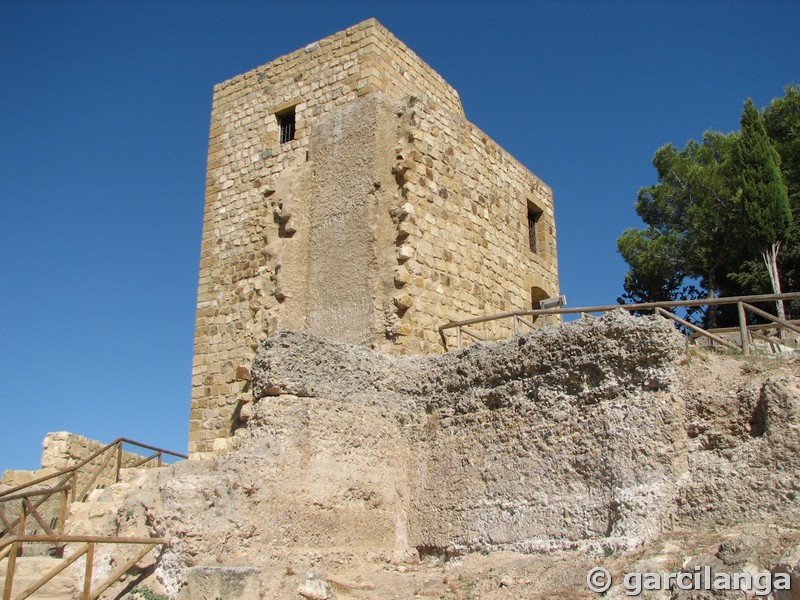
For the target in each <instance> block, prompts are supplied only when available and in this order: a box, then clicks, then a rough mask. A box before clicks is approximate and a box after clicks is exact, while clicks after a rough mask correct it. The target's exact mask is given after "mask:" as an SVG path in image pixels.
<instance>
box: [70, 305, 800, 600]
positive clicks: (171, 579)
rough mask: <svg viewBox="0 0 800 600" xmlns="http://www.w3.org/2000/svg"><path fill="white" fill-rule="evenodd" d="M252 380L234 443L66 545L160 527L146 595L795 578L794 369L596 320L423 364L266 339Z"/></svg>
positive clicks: (309, 341)
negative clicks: (663, 577) (699, 575)
mask: <svg viewBox="0 0 800 600" xmlns="http://www.w3.org/2000/svg"><path fill="white" fill-rule="evenodd" d="M252 376H253V390H254V395H255V398H256V400H255V401H254V402H253V403H251V404H249V405H248V406H249V407H250V410H249V411H248V418H247V424H246V427H245V428H244V429H242V430H241V431H242V433H241V434H240V436H239V437H240V439H241V447H240V448H239V449H238V450H236V451H234V452H229V453H226V454H223V455H221V456H217V457H214V458H212V459H210V460H207V461H203V460H194V461H182V462H180V463H177V464H175V465H172V466H170V467H167V468H165V469H156V470H148V471H141V472H129V474H128V475H129V477H128V478H126V480H125V481H123V482H122V483H120V484H118V485H115V486H112V487H111V488H109V489H107V490H105V491H104V492H103V493H102V494H99V495H97V496H96V497H95V499H94V501H92V502H88V503H86V504H79V505H78V510H81V511H82V513H81V514H82V515H83V517H82V520H81V519H76V521H75V522H74V525H72V526H71V528H70V530H69V532H70V533H74V534H87V533H92V534H95V535H98V534H103V535H135V536H169V537H170V538H171V540H172V541H171V544H170V547H169V548H168V549H167V550H166V551H165V552H164V553H163V555H158V556H152V559H151V560H153V563H152V566H153V567H154V571H153V575H152V576H151V577H150V578H149V579H148V580H147V585H148V587H149V588H150V589H157V590H158V591H159V592H160V591H161V590H162V589H163V591H164V593H165V594H166V595H167V596H168V597H171V598H172V597H175V596H176V595H177V594H178V590H180V589H181V585H182V583H183V582H187V583H188V585H187V587H185V588H183V591H182V592H181V594H189V592H192V594H194V593H197V594H198V595H201V594H203V593H212V595H213V590H214V589H217V590H220V589H222V587H218V586H222V585H223V583H222V582H223V581H228V580H229V578H231V577H234V576H236V575H237V573H238V574H240V575H243V576H244V577H243V579H241V580H240V581H239V583H241V584H242V586H241V587H242V588H247V589H253V588H255V585H254V584H255V582H254V581H253V580H254V579H255V578H258V579H259V580H260V586H261V590H260V597H261V598H264V599H276V600H278V599H281V600H282V599H284V598H296V597H299V596H298V592H299V593H300V595H304V597H307V598H325V597H328V598H333V597H335V598H339V597H350V596H352V597H361V596H363V597H365V598H367V597H375V598H391V597H395V596H396V597H400V598H412V597H417V596H419V597H431V598H439V597H462V598H463V597H481V598H484V597H485V598H496V599H498V600H500V599H503V600H506V599H511V598H514V599H518V598H537V599H538V598H544V597H548V598H551V597H558V598H574V597H582V596H585V595H586V594H587V591H586V590H587V588H586V575H587V573H588V572H589V570H590V569H592V568H594V567H597V566H598V565H602V566H603V567H604V568H607V569H609V571H610V572H611V573H612V574H613V576H614V580H615V582H616V584H615V587H614V588H612V590H611V591H610V592H609V594H608V597H610V598H611V597H613V598H623V597H626V595H625V590H624V589H622V587H621V581H622V574H624V573H634V572H635V573H642V572H663V573H668V572H670V573H671V572H678V571H680V570H681V569H683V572H690V573H691V572H692V571H693V569H694V568H695V566H697V565H710V566H711V567H712V569H713V570H714V572H726V573H734V572H751V573H756V572H766V571H768V570H770V568H771V565H778V567H772V569H773V572H775V571H774V569H775V568H781V569H783V570H784V571H787V570H793V572H794V573H795V575H796V574H797V573H800V570H799V569H800V566H798V565H800V554H798V551H800V546H798V541H799V540H800V535H799V533H800V529H799V528H798V526H799V525H800V505H798V502H797V497H798V492H800V486H799V485H798V478H797V473H798V472H800V453H798V452H797V450H798V448H800V427H798V424H799V423H800V367H799V366H798V364H797V362H796V361H794V360H790V361H787V362H785V363H782V362H780V361H774V360H768V359H764V360H757V359H751V360H743V359H741V358H735V357H731V356H724V355H713V356H710V357H706V356H705V355H699V356H698V355H696V354H693V353H689V356H688V358H687V353H686V351H685V341H684V339H683V338H682V336H680V335H679V334H678V333H677V332H676V331H675V329H674V327H673V326H672V324H671V323H670V322H669V321H668V320H666V319H661V318H658V317H642V318H634V317H632V316H630V315H629V314H628V313H626V312H623V311H621V310H620V311H617V312H616V313H612V314H608V315H606V316H604V317H602V318H597V319H593V318H588V319H582V320H580V321H576V322H572V323H567V324H563V325H561V326H558V327H545V328H542V329H540V330H539V331H536V332H532V333H529V334H526V335H524V336H521V337H519V338H516V339H513V340H509V341H506V342H500V343H490V344H476V345H473V346H471V347H469V348H466V349H462V350H456V351H453V352H450V353H447V354H446V355H444V356H393V355H390V354H388V353H382V352H376V351H374V350H371V349H369V348H365V347H363V346H357V345H350V344H344V343H339V342H331V341H327V340H325V339H322V338H319V337H316V336H311V335H308V334H305V333H279V334H277V335H275V336H272V337H270V338H269V339H268V340H266V341H265V343H264V344H263V345H262V346H261V348H260V349H259V351H258V353H257V357H256V360H255V361H254V365H253V370H252ZM81 507H83V508H81ZM73 508H75V506H73ZM76 516H81V515H76ZM90 526H91V528H90ZM791 549H793V553H789V552H787V551H788V550H791ZM498 550H502V552H496V551H498ZM125 551H126V550H125V549H123V548H122V547H118V548H116V549H114V548H111V549H110V550H109V551H107V552H106V551H105V550H104V551H103V554H102V556H100V557H97V560H98V563H97V566H96V568H95V572H97V571H100V570H101V569H108V568H110V567H111V565H112V564H113V562H116V563H117V564H118V563H119V557H120V556H121V555H122V553H123V552H125ZM454 554H456V555H461V554H464V556H463V557H461V558H459V559H458V560H452V561H448V560H447V559H448V556H450V557H452V556H453V555H454ZM779 561H780V562H779ZM398 562H399V563H404V564H397V563H398ZM392 563H394V564H392ZM148 564H149V563H148ZM781 565H782V566H781ZM198 567H199V568H198ZM206 567H211V568H206ZM76 568H82V565H79V566H78V567H76ZM701 568H702V567H701ZM256 570H257V571H256ZM143 572H148V571H146V570H145V569H143ZM793 577H794V575H793ZM156 580H157V581H156ZM797 581H798V580H797V579H796V578H795V579H794V580H793V582H792V585H793V586H794V585H795V583H796V582H797ZM129 582H130V580H128V582H126V583H127V584H129ZM456 583H457V584H458V585H457V586H456V585H455V584H456ZM123 585H125V584H121V585H120V586H118V587H117V588H116V589H115V590H114V593H113V595H116V596H120V595H122V591H123V590H122V586H123ZM225 585H229V586H233V585H234V582H233V581H230V583H226V584H225ZM157 586H161V587H157ZM331 588H333V591H331ZM231 589H233V588H232V587H231ZM315 590H316V591H315ZM317 592H319V593H317ZM666 593H669V592H668V591H667V592H666ZM690 595H691V594H690V593H689V592H686V593H684V592H681V593H680V594H678V596H679V597H681V598H682V597H684V596H685V597H689V596H690ZM695 595H696V594H695ZM739 595H741V593H740V594H739ZM180 597H183V596H180ZM186 597H189V598H191V597H194V595H187V596H186ZM776 597H777V596H776Z"/></svg>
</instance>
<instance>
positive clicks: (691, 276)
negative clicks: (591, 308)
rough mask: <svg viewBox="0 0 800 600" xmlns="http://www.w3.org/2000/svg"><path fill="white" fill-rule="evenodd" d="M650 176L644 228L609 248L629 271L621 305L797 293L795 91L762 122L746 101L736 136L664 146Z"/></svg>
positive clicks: (799, 212) (641, 208) (799, 198)
mask: <svg viewBox="0 0 800 600" xmlns="http://www.w3.org/2000/svg"><path fill="white" fill-rule="evenodd" d="M653 166H654V167H655V168H656V172H657V174H658V183H657V184H655V185H653V186H650V187H645V188H642V189H641V190H640V191H639V195H638V198H637V201H636V204H635V207H636V212H637V213H638V214H639V216H640V217H641V218H642V221H643V222H644V224H645V227H644V228H643V229H628V230H626V231H624V232H623V233H622V235H621V236H620V238H619V239H618V240H617V248H618V250H619V252H620V254H621V255H622V257H623V258H624V259H625V261H626V262H627V263H628V265H629V267H630V268H629V271H628V273H626V275H625V281H624V285H623V287H624V290H625V291H624V293H623V294H622V296H621V297H620V298H619V299H618V301H619V302H620V303H622V302H652V301H659V300H662V301H663V300H680V299H692V298H699V297H714V296H717V295H740V294H756V293H769V292H771V291H776V290H778V289H780V283H781V280H783V281H784V282H786V283H787V286H788V287H787V289H790V290H798V289H800V86H790V87H787V88H786V94H785V96H784V97H782V98H777V99H775V100H773V101H772V102H771V103H770V104H769V106H768V107H767V108H766V109H765V110H764V113H763V118H762V116H761V115H759V113H758V111H757V110H756V109H755V107H754V106H753V103H752V102H751V101H750V100H748V101H747V102H746V103H745V108H744V113H743V115H742V121H741V130H740V132H737V133H729V134H722V133H717V132H706V133H705V134H704V135H703V139H702V141H701V142H697V141H694V140H690V141H689V142H688V143H687V144H686V147H685V148H683V149H682V150H678V149H677V148H675V146H673V145H672V144H667V145H665V146H662V147H661V148H659V149H658V151H657V152H656V154H655V156H654V157H653ZM781 248H783V249H784V251H783V254H781V257H782V258H781V272H782V276H781V277H779V276H778V273H779V270H778V262H777V256H778V251H779V250H781ZM765 264H766V265H767V267H768V268H767V270H765V269H764V265H765ZM799 308H800V307H799ZM779 310H780V309H779ZM719 314H721V315H723V316H724V314H725V313H724V311H721V312H720V313H719ZM718 316H719V315H718V314H717V312H712V313H711V314H708V315H706V325H707V326H711V327H713V326H715V324H716V318H717V317H718Z"/></svg>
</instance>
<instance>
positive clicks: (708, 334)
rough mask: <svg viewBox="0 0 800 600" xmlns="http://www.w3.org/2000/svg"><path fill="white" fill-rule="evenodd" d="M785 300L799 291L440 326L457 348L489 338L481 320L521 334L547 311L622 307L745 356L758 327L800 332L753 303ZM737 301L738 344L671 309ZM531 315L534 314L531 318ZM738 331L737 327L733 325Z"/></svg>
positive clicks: (515, 314)
mask: <svg viewBox="0 0 800 600" xmlns="http://www.w3.org/2000/svg"><path fill="white" fill-rule="evenodd" d="M786 300H800V292H791V293H787V294H764V295H759V296H735V297H728V298H704V299H700V300H676V301H673V302H644V303H639V304H611V305H606V306H585V307H580V308H549V309H537V310H514V311H508V312H502V313H498V314H494V315H489V316H486V317H475V318H473V319H465V320H463V321H453V322H450V323H446V324H445V325H442V326H441V327H439V335H440V337H441V339H442V344H443V345H444V348H445V350H447V349H448V344H447V336H446V333H445V332H446V331H448V330H450V329H455V334H456V348H461V347H462V346H463V345H464V338H463V336H464V335H465V334H466V335H468V336H470V337H471V338H474V339H476V340H479V341H486V340H487V338H486V337H484V336H482V335H481V334H479V333H477V332H476V331H474V330H472V329H468V328H467V326H468V325H477V324H479V323H487V322H490V321H497V320H503V319H511V331H512V335H519V333H520V327H521V326H522V325H525V326H526V327H528V328H530V329H534V328H535V327H536V325H535V323H534V321H535V320H536V319H538V318H539V317H542V316H547V315H569V314H579V315H581V316H582V317H584V316H588V315H591V314H592V313H607V312H610V311H612V310H618V309H620V308H621V309H623V310H627V311H629V312H634V311H639V312H641V311H649V310H652V311H653V312H654V313H655V314H658V315H661V316H663V317H665V318H668V319H672V320H673V321H675V322H676V323H679V324H680V325H682V326H684V327H686V328H687V329H689V330H691V331H693V332H694V333H695V335H694V336H692V339H694V338H696V337H698V336H699V337H705V338H707V339H709V340H711V341H712V342H713V343H717V344H720V345H722V346H725V347H728V348H731V349H735V350H739V351H741V352H742V353H743V354H744V355H745V356H749V355H750V350H751V344H752V340H753V339H754V338H755V339H762V341H763V338H764V337H765V336H763V334H761V333H759V330H763V329H765V328H773V329H778V330H779V331H780V330H782V329H788V330H790V331H793V332H795V333H798V334H800V326H799V325H800V324H798V323H797V322H792V321H787V320H785V319H781V318H779V317H776V316H775V315H772V314H770V313H768V312H767V311H765V310H762V309H760V308H758V307H756V306H753V304H756V303H762V302H778V301H780V302H783V301H786ZM730 304H736V305H737V310H738V316H739V327H738V331H739V344H737V343H735V342H733V341H731V340H730V339H729V338H725V337H722V336H720V335H718V334H719V333H724V332H727V331H730V330H728V329H720V330H705V329H703V328H701V327H698V326H697V325H695V324H693V323H690V322H689V321H687V320H685V319H682V318H681V317H679V316H678V315H676V314H674V313H673V312H672V311H671V310H670V309H674V308H681V307H694V306H719V305H730ZM748 312H749V313H752V314H755V315H758V316H760V317H762V318H764V319H766V320H767V321H769V324H768V325H767V326H766V327H765V326H764V325H748V323H747V313H748ZM531 317H532V318H531ZM733 331H736V329H733ZM767 341H769V342H770V343H771V344H773V343H774V342H775V340H771V339H769V338H767Z"/></svg>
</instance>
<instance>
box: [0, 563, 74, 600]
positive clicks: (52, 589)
mask: <svg viewBox="0 0 800 600" xmlns="http://www.w3.org/2000/svg"><path fill="white" fill-rule="evenodd" d="M62 561H63V559H61V558H53V557H51V556H19V557H17V561H16V568H15V569H14V587H13V590H12V594H11V597H12V598H16V597H17V596H18V595H19V594H20V592H22V591H23V590H25V589H26V588H27V587H28V586H30V585H32V584H34V583H35V582H36V581H38V580H39V579H40V578H41V577H42V576H43V575H44V574H45V573H47V572H48V571H49V570H50V569H53V568H55V567H56V566H57V565H58V564H59V563H60V562H62ZM77 564H83V559H78V563H77ZM73 566H74V565H70V566H69V567H67V568H66V569H64V570H63V571H62V572H61V573H59V574H58V575H56V576H55V577H54V578H53V579H51V580H50V581H48V582H47V583H46V584H45V585H44V587H41V588H39V590H38V591H37V592H35V593H34V594H33V595H32V596H31V598H33V599H35V600H73V598H75V597H76V596H75V593H74V591H75V582H74V581H73V579H72V569H73ZM7 568H8V558H4V559H3V560H0V594H1V593H2V590H3V586H5V580H6V569H7Z"/></svg>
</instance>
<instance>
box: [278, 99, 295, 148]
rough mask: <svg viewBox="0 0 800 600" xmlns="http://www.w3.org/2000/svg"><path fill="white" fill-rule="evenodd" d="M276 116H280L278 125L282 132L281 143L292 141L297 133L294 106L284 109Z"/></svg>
mask: <svg viewBox="0 0 800 600" xmlns="http://www.w3.org/2000/svg"><path fill="white" fill-rule="evenodd" d="M276 117H277V118H278V127H279V128H280V132H281V144H285V143H286V142H291V141H292V140H293V139H294V134H295V115H294V107H292V108H290V109H289V110H286V111H283V112H282V113H280V114H278V115H276Z"/></svg>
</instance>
